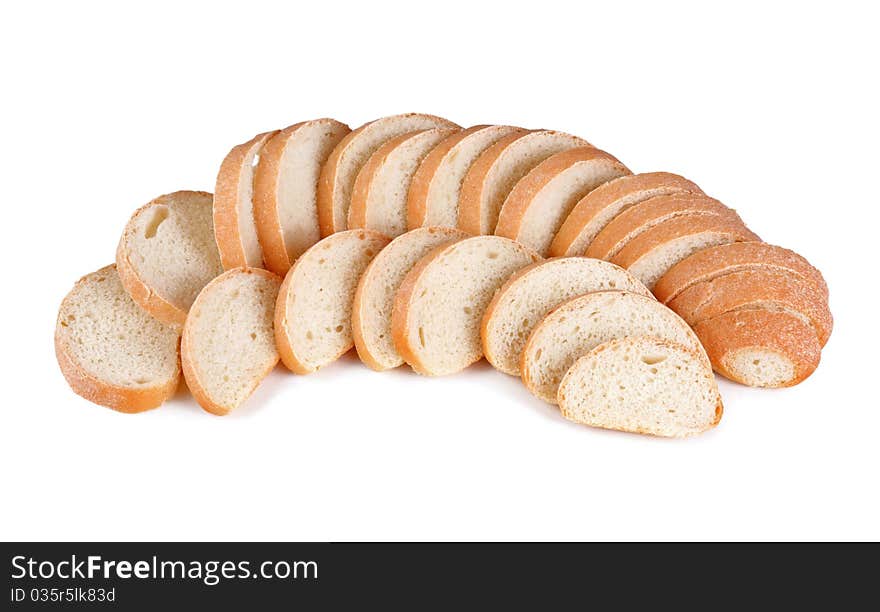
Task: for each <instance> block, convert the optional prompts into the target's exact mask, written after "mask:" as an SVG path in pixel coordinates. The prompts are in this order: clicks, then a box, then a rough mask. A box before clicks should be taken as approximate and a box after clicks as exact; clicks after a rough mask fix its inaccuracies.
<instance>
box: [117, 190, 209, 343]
mask: <svg viewBox="0 0 880 612" xmlns="http://www.w3.org/2000/svg"><path fill="white" fill-rule="evenodd" d="M212 199H213V198H212V196H211V194H210V193H205V192H203V191H177V192H174V193H169V194H167V195H163V196H159V197H158V198H156V199H155V200H153V201H152V202H150V203H148V204H146V205H145V206H143V207H141V208H139V209H138V210H136V211H135V213H134V214H133V215H132V217H131V219H130V220H129V221H128V224H127V225H126V226H125V230H124V231H123V233H122V238H121V239H120V240H119V246H118V248H117V249H116V268H117V271H118V272H119V278H120V280H121V281H122V285H123V287H125V290H126V291H128V293H129V295H131V297H132V299H133V300H134V301H135V302H136V303H137V304H138V305H140V306H141V307H142V308H143V309H144V310H146V311H147V312H148V313H150V314H151V315H152V316H153V317H155V318H157V319H159V320H160V321H162V322H163V323H167V324H169V325H177V326H180V325H183V322H184V320H185V319H186V313H187V312H188V311H189V307H190V305H191V304H192V303H193V301H194V300H195V299H196V296H197V295H198V294H199V291H201V290H202V287H204V286H205V285H207V284H208V282H210V281H211V280H212V279H213V278H215V277H216V276H217V275H218V274H220V273H221V272H223V266H222V265H221V263H220V252H219V251H218V250H217V243H216V242H215V241H214V224H213V220H212Z"/></svg>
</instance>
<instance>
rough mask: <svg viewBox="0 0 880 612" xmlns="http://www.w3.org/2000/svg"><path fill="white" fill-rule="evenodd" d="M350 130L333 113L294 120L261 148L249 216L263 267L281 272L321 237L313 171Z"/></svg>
mask: <svg viewBox="0 0 880 612" xmlns="http://www.w3.org/2000/svg"><path fill="white" fill-rule="evenodd" d="M350 131H351V130H350V129H349V128H348V126H347V125H345V124H344V123H340V122H339V121H336V120H335V119H314V120H312V121H305V122H303V123H297V124H296V125H292V126H290V127H288V128H285V129H283V130H281V131H280V132H278V133H277V134H275V135H274V136H273V137H272V138H270V139H269V141H268V142H267V143H266V144H265V146H264V147H263V150H262V151H261V152H260V161H259V163H258V164H257V169H256V175H255V177H254V217H255V219H256V224H257V235H258V236H259V238H260V245H261V246H262V248H263V260H264V262H265V264H266V268H268V269H269V270H271V271H272V272H274V273H275V274H278V275H279V276H284V275H285V274H287V271H288V270H289V269H290V266H292V265H293V262H294V261H296V258H297V257H299V256H300V255H302V254H303V253H304V252H305V250H306V249H307V248H309V247H310V246H312V245H313V244H315V243H316V242H318V240H320V239H321V228H320V227H319V226H318V203H317V200H318V176H319V175H320V174H321V168H322V167H323V166H324V162H326V161H327V158H328V157H330V153H331V152H332V151H333V149H334V148H335V147H336V145H337V144H339V141H341V140H342V139H343V137H345V135H346V134H348V133H349V132H350Z"/></svg>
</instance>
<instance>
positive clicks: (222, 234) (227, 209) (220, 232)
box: [214, 132, 277, 270]
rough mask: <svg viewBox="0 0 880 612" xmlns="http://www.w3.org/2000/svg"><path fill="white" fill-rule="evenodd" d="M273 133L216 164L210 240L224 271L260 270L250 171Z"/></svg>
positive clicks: (260, 250) (260, 136)
mask: <svg viewBox="0 0 880 612" xmlns="http://www.w3.org/2000/svg"><path fill="white" fill-rule="evenodd" d="M276 133H277V132H265V133H263V134H257V135H256V136H254V137H253V138H252V139H250V140H249V141H247V142H246V143H244V144H240V145H236V146H235V147H233V148H232V150H231V151H230V152H229V153H228V154H227V155H226V158H225V159H224V160H223V163H222V164H220V172H219V173H218V174H217V184H216V187H215V189H214V238H215V240H216V241H217V248H218V249H219V250H220V261H221V263H222V264H223V269H225V270H230V269H232V268H237V267H239V266H251V267H255V268H260V267H262V266H263V251H262V249H260V241H259V239H258V238H257V227H256V222H255V221H254V167H255V166H256V165H257V162H258V160H259V159H260V158H259V155H260V152H261V151H262V150H263V147H264V146H265V144H266V141H267V140H269V139H270V138H271V137H272V136H274V135H275V134H276Z"/></svg>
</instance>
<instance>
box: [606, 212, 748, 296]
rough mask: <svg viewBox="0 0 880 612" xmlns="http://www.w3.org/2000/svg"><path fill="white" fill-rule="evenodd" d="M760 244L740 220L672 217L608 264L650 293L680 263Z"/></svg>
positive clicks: (711, 217) (720, 217)
mask: <svg viewBox="0 0 880 612" xmlns="http://www.w3.org/2000/svg"><path fill="white" fill-rule="evenodd" d="M756 240H761V239H760V238H759V237H758V236H756V235H755V234H754V233H752V232H751V231H749V230H748V229H747V228H746V227H745V226H743V224H742V223H741V222H740V221H739V220H736V219H734V220H731V219H730V218H728V217H726V216H720V215H690V216H684V217H675V218H672V219H667V220H666V221H664V222H662V223H659V224H657V225H655V226H654V227H652V228H650V229H649V230H647V231H645V232H642V233H641V234H639V235H638V236H636V237H635V238H633V239H632V240H630V241H629V242H628V243H627V244H626V246H625V247H623V248H622V249H621V250H620V251H619V252H618V253H617V255H615V256H614V257H613V258H612V259H611V261H612V262H614V263H616V264H617V265H618V266H620V267H621V268H626V269H627V270H629V271H630V272H632V273H633V274H634V275H635V277H636V278H638V279H639V280H640V281H642V282H643V283H645V286H646V287H647V288H648V289H653V287H654V283H656V282H657V279H659V278H660V277H661V276H663V275H664V274H666V272H667V271H668V270H669V269H670V268H671V267H672V266H674V265H675V264H677V263H678V262H680V261H681V260H682V259H684V258H685V257H687V256H688V255H691V254H692V253H696V252H697V251H699V250H701V249H706V248H709V247H713V246H718V245H719V244H729V243H731V242H748V241H756Z"/></svg>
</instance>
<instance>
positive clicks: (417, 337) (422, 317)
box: [391, 236, 540, 376]
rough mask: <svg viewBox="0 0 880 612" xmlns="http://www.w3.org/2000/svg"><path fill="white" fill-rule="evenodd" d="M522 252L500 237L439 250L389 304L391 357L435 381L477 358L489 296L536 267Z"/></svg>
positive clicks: (422, 262)
mask: <svg viewBox="0 0 880 612" xmlns="http://www.w3.org/2000/svg"><path fill="white" fill-rule="evenodd" d="M539 259H540V256H539V255H538V254H537V253H535V252H534V251H532V250H531V249H529V248H528V247H526V246H524V245H522V244H519V243H518V242H515V241H513V240H510V239H508V238H502V237H500V236H476V237H472V238H466V239H464V240H459V241H458V242H454V243H452V244H448V245H445V246H440V247H437V248H436V249H434V250H433V251H432V252H431V253H429V254H428V255H426V256H425V257H423V258H422V259H421V260H419V262H418V263H417V264H416V265H415V266H414V267H413V269H412V270H410V271H409V273H408V274H407V275H406V277H405V278H404V280H403V283H402V284H401V286H400V289H399V290H398V292H397V295H396V297H395V300H394V309H393V311H392V314H391V333H392V337H393V340H394V345H395V346H396V347H397V351H398V352H399V353H400V355H401V356H402V357H403V359H404V361H406V363H408V364H409V365H411V366H412V368H413V369H414V370H415V371H416V372H418V373H419V374H425V375H430V376H441V375H445V374H452V373H454V372H458V371H460V370H463V369H465V368H466V367H468V366H469V365H471V364H472V363H474V362H475V361H479V359H480V358H481V357H482V356H483V351H482V347H481V344H480V321H481V320H482V317H483V314H484V312H485V311H486V307H487V306H488V305H489V302H490V301H491V299H492V296H493V295H494V294H495V291H496V290H497V289H498V288H499V287H500V286H501V285H502V284H503V283H504V281H505V280H507V278H508V277H510V275H511V274H513V273H514V272H516V271H517V270H519V269H521V268H523V267H525V266H527V265H529V264H530V263H533V262H535V261H538V260H539Z"/></svg>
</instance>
